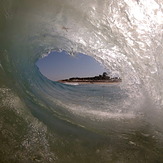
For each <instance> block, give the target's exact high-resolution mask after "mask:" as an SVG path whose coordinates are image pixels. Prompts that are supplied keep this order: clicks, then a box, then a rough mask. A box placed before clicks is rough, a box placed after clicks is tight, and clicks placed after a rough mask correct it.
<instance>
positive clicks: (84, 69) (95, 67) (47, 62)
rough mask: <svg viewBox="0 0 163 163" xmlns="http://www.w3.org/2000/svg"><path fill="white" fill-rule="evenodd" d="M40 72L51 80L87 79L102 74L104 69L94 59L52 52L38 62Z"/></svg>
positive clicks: (80, 55)
mask: <svg viewBox="0 0 163 163" xmlns="http://www.w3.org/2000/svg"><path fill="white" fill-rule="evenodd" d="M36 65H37V66H38V67H39V69H40V72H41V73H42V74H43V75H44V76H46V77H47V78H49V79H51V80H54V81H55V80H60V79H66V78H70V77H87V76H95V75H99V74H102V73H103V72H104V71H106V70H105V69H104V67H103V66H102V65H101V64H100V63H98V62H97V61H96V60H95V59H94V58H92V57H90V56H87V55H84V54H78V55H77V56H75V57H72V56H70V55H68V54H67V53H66V52H64V51H63V52H61V53H59V52H52V53H50V54H49V55H48V56H47V57H45V58H43V59H39V60H38V61H37V62H36Z"/></svg>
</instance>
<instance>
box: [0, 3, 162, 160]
mask: <svg viewBox="0 0 163 163" xmlns="http://www.w3.org/2000/svg"><path fill="white" fill-rule="evenodd" d="M0 9H1V10H0V22H1V23H0V31H1V33H0V75H1V77H0V92H1V94H0V100H1V101H0V102H1V103H0V108H1V116H0V122H1V126H0V128H1V130H2V131H3V132H2V134H1V139H4V137H7V140H5V141H6V142H8V139H10V141H11V143H12V144H13V146H14V147H15V146H16V147H17V149H15V148H14V147H13V148H12V149H11V150H10V151H9V150H8V149H9V146H8V145H6V144H5V143H6V142H5V143H3V147H4V149H5V150H4V152H3V151H1V150H0V152H1V154H2V156H3V157H1V160H2V161H9V160H19V161H20V162H21V161H22V160H24V159H26V160H27V161H31V160H32V161H34V162H37V161H42V162H45V161H46V162H54V161H58V162H59V161H61V162H62V161H65V160H69V161H74V162H75V161H77V160H82V161H83V162H84V161H87V162H89V161H90V162H98V161H99V160H101V159H102V161H103V162H105V161H108V160H110V161H112V162H118V161H121V162H134V161H135V159H134V158H137V157H138V159H139V160H140V162H141V161H143V160H146V161H148V162H149V161H151V160H152V161H153V162H154V161H155V162H156V161H161V160H163V158H162V157H161V153H162V148H161V147H160V146H159V145H158V144H157V143H158V142H159V143H160V142H162V140H163V139H162V136H163V134H162V131H163V130H162V126H161V124H162V115H163V114H162V106H163V89H162V87H163V76H162V71H163V62H162V61H163V57H162V56H163V55H162V51H163V46H162V42H163V37H162V25H163V12H162V11H163V1H162V0H148V2H146V1H143V0H120V1H118V2H116V1H113V0H110V1H109V0H108V1H107V0H104V1H102V2H101V1H99V0H90V1H89V2H88V1H85V0H82V1H78V0H72V1H68V0H65V1H64V2H61V1H59V0H46V1H45V0H42V1H36V0H35V1H32V0H28V1H26V0H21V1H20V0H6V1H3V0H1V1H0ZM52 51H58V52H61V51H66V52H67V53H68V54H70V55H72V56H74V55H76V54H78V53H83V54H86V55H89V56H91V57H93V58H95V59H96V60H97V61H98V62H99V63H100V64H102V65H103V66H104V67H105V69H107V70H111V71H112V72H113V73H114V72H116V73H117V72H118V73H119V74H120V76H121V77H122V79H123V82H122V83H121V84H119V85H110V86H92V85H84V86H80V85H78V86H70V85H64V84H61V83H57V82H53V81H50V80H48V79H47V78H46V77H44V76H43V75H42V74H41V73H40V72H39V69H38V68H37V66H36V65H35V63H36V61H37V60H38V59H40V58H42V57H45V56H47V55H48V54H50V53H51V52H52ZM6 115H8V116H9V117H10V118H9V119H10V120H8V119H7V117H8V116H7V117H6ZM155 117H157V118H155ZM20 123H21V125H20ZM12 125H13V128H12V129H11V126H12ZM15 126H16V127H15ZM147 126H148V128H147ZM14 127H15V128H14ZM22 128H24V129H23V130H20V129H22ZM30 135H32V136H30ZM72 135H73V136H72ZM17 137H18V138H19V140H17ZM38 137H39V138H38ZM138 137H139V138H140V139H139V138H138ZM11 138H12V139H11ZM53 138H54V139H55V141H54V140H53ZM12 140H13V141H12ZM72 140H74V141H75V142H74V143H72V144H71V143H70V142H71V141H72ZM105 140H106V141H105ZM83 142H89V145H88V146H87V147H86V146H85V145H83ZM95 142H96V143H95ZM97 142H98V143H97ZM106 142H107V143H106ZM115 142H117V143H115ZM122 142H125V143H127V144H126V145H125V144H124V143H122ZM144 142H145V143H146V142H149V144H150V147H149V148H150V149H151V150H147V146H148V145H147V144H148V143H147V144H145V143H144ZM32 143H33V145H32ZM62 143H63V144H64V145H63V144H62ZM114 143H115V144H114ZM106 144H107V145H106ZM109 145H110V146H109ZM56 146H57V147H56ZM38 147H40V148H42V150H41V149H40V150H37V149H38ZM66 147H69V148H71V149H72V152H71V151H70V152H67V151H66ZM21 148H23V150H21ZM131 148H134V150H133V156H129V153H130V149H131ZM122 149H124V150H122ZM140 149H141V150H144V155H146V154H151V155H150V156H148V158H147V157H144V156H143V154H141V153H139V152H138V151H139V150H140ZM155 149H157V150H155ZM154 150H155V151H154ZM58 151H59V152H58ZM88 151H89V152H88ZM42 152H44V154H41V153H42ZM75 152H79V153H81V155H79V154H77V153H75ZM20 153H23V155H21V154H20ZM74 153H75V154H74ZM113 153H116V154H113ZM7 155H9V156H11V157H7ZM95 155H96V156H95ZM104 155H107V156H105V157H104ZM62 156H63V157H62ZM128 157H129V158H130V159H127V158H128ZM114 160H115V161H114ZM82 161H81V162H82Z"/></svg>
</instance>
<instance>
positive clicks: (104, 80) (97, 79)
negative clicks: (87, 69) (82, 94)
mask: <svg viewBox="0 0 163 163" xmlns="http://www.w3.org/2000/svg"><path fill="white" fill-rule="evenodd" d="M58 82H60V83H64V84H73V85H75V84H115V83H116V84H117V83H120V82H122V79H121V78H119V77H110V76H108V75H107V73H106V72H104V73H103V74H102V75H99V76H94V77H84V78H79V77H73V78H69V79H64V80H58Z"/></svg>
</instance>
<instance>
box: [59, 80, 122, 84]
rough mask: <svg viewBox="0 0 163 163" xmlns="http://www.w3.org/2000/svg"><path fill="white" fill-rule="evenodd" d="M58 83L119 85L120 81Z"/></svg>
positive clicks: (69, 82)
mask: <svg viewBox="0 0 163 163" xmlns="http://www.w3.org/2000/svg"><path fill="white" fill-rule="evenodd" d="M58 82H60V83H64V84H119V83H121V82H120V81H63V80H59V81H58Z"/></svg>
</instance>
